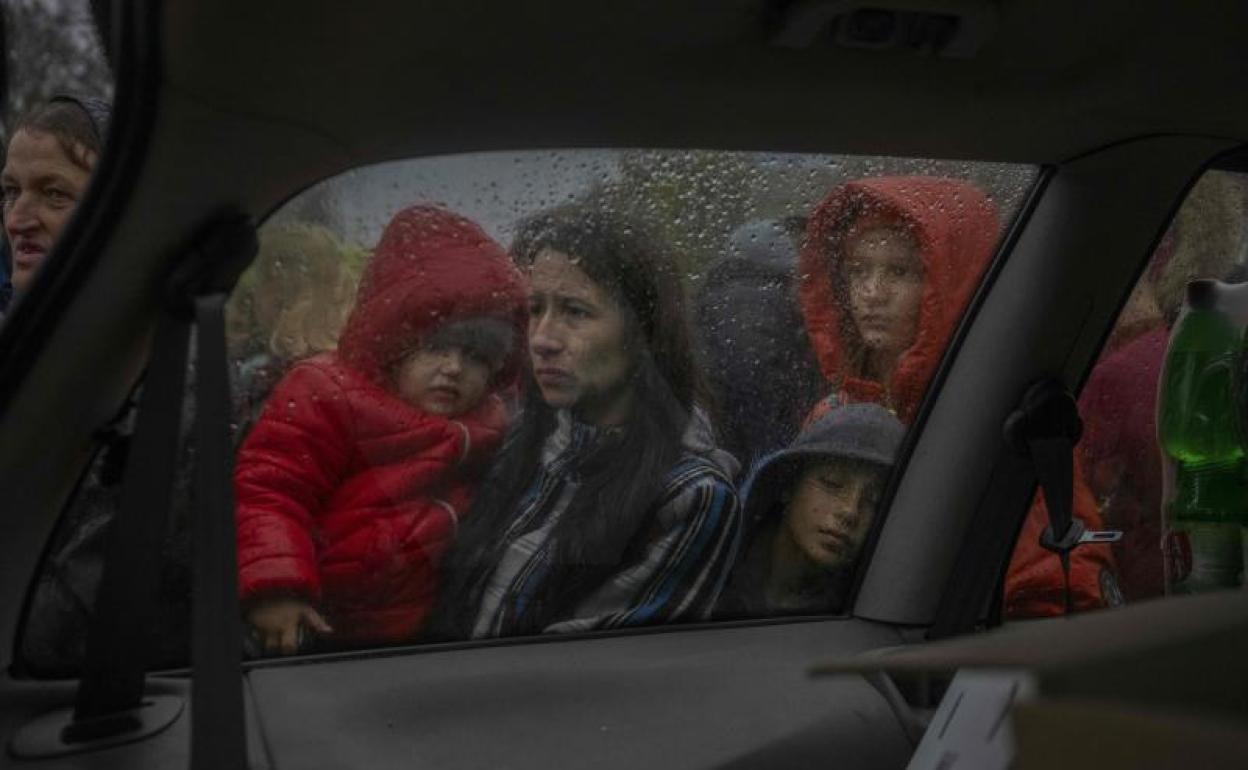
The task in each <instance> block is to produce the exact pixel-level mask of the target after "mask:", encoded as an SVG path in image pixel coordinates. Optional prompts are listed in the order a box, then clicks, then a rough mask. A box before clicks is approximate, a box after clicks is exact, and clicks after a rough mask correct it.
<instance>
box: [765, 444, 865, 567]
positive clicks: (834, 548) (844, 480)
mask: <svg viewBox="0 0 1248 770" xmlns="http://www.w3.org/2000/svg"><path fill="white" fill-rule="evenodd" d="M886 474H887V471H886V470H885V469H884V468H876V467H873V466H870V465H864V464H860V463H851V462H846V461H844V460H829V461H825V462H815V463H812V464H810V465H808V466H807V467H806V469H805V470H804V471H803V472H802V474H801V476H799V477H798V480H797V483H796V484H795V485H794V488H793V496H792V498H790V500H789V503H788V506H787V508H786V510H785V515H784V531H785V532H786V533H787V534H788V536H789V537H791V538H792V539H793V542H794V544H795V545H797V547H798V550H799V551H801V553H802V554H804V555H805V556H806V558H808V559H809V560H810V561H811V562H813V563H814V564H816V565H818V566H820V567H823V568H832V567H839V566H845V565H848V564H852V563H853V560H854V559H855V558H857V556H858V552H859V550H860V549H861V548H862V543H863V541H864V540H865V539H866V537H867V531H868V530H869V529H870V528H871V519H872V518H873V517H874V516H875V506H876V504H877V503H878V502H879V499H880V492H881V490H882V489H883V486H884V480H885V477H886Z"/></svg>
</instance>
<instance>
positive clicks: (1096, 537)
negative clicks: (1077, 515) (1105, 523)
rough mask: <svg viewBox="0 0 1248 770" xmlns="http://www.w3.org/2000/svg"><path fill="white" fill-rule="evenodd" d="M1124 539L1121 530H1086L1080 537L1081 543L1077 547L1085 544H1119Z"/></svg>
mask: <svg viewBox="0 0 1248 770" xmlns="http://www.w3.org/2000/svg"><path fill="white" fill-rule="evenodd" d="M1121 539H1122V530H1121V529H1086V530H1084V531H1083V534H1082V535H1080V536H1079V542H1077V543H1075V545H1083V544H1085V543H1117V542H1118V541H1119V540H1121Z"/></svg>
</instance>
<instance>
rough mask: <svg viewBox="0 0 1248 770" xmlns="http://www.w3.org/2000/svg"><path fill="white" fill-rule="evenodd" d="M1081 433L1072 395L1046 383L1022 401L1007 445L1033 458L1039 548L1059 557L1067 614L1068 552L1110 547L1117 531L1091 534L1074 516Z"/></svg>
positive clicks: (1051, 381) (1008, 427)
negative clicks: (1042, 512) (1039, 499)
mask: <svg viewBox="0 0 1248 770" xmlns="http://www.w3.org/2000/svg"><path fill="white" fill-rule="evenodd" d="M1082 435H1083V420H1082V419H1080V417H1079V406H1078V404H1076V402H1075V398H1074V396H1072V395H1071V394H1070V392H1069V391H1068V390H1066V388H1065V386H1063V385H1062V384H1061V383H1060V382H1058V381H1057V380H1054V379H1045V380H1041V381H1040V382H1037V383H1035V384H1034V385H1032V386H1031V387H1029V388H1028V389H1027V392H1026V393H1024V394H1023V399H1022V402H1021V403H1020V404H1019V407H1018V409H1016V410H1014V412H1012V413H1011V414H1010V416H1009V417H1008V418H1007V419H1006V421H1005V438H1006V441H1007V442H1008V443H1009V444H1010V445H1011V446H1012V447H1014V449H1015V451H1017V452H1020V453H1021V454H1024V455H1026V456H1028V457H1030V458H1031V463H1032V467H1033V468H1034V469H1035V474H1036V481H1037V483H1038V484H1039V485H1040V489H1041V491H1042V493H1043V494H1044V503H1045V507H1046V508H1047V509H1048V514H1049V525H1048V526H1047V527H1045V529H1044V533H1043V534H1042V535H1041V536H1040V546H1041V547H1042V548H1044V549H1045V550H1047V551H1049V552H1051V553H1055V554H1057V557H1058V559H1060V560H1061V565H1062V580H1063V597H1064V604H1065V611H1066V614H1068V615H1069V614H1070V613H1071V612H1072V610H1073V599H1072V597H1071V591H1070V553H1071V551H1073V550H1075V549H1076V548H1078V547H1079V546H1081V545H1083V544H1084V543H1112V542H1116V541H1117V540H1119V539H1120V538H1121V537H1122V532H1121V531H1118V530H1099V531H1097V530H1088V529H1087V528H1086V527H1085V526H1084V524H1083V522H1082V521H1081V520H1080V519H1079V518H1078V517H1076V516H1075V515H1074V463H1075V445H1076V444H1077V443H1078V442H1079V438H1080V437H1081V436H1082Z"/></svg>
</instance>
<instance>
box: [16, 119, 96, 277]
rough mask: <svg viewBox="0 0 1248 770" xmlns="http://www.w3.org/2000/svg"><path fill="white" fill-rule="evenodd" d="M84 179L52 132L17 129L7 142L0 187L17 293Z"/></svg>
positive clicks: (76, 197)
mask: <svg viewBox="0 0 1248 770" xmlns="http://www.w3.org/2000/svg"><path fill="white" fill-rule="evenodd" d="M90 160H92V161H94V158H91V159H90ZM90 177H91V172H90V171H88V170H87V169H85V168H83V167H82V166H79V165H78V164H77V163H75V162H74V161H73V160H72V159H71V158H70V157H69V155H67V154H66V153H65V150H64V148H63V147H62V146H61V142H60V140H59V139H57V138H56V137H55V136H53V135H52V134H48V133H44V132H42V131H32V130H27V129H22V130H20V131H18V132H17V133H16V134H14V135H13V138H12V139H11V140H10V141H9V150H8V155H7V156H6V158H5V162H4V172H3V174H2V175H0V185H2V186H3V190H4V232H5V235H6V236H7V237H8V239H9V247H10V248H11V250H12V253H13V288H14V289H16V290H17V291H18V292H23V291H25V290H26V288H27V287H28V286H29V285H30V282H31V279H33V278H34V276H35V273H36V272H38V270H39V268H40V266H41V265H42V264H43V261H44V259H45V258H46V257H47V255H48V252H49V251H51V250H52V245H53V244H54V243H56V239H57V238H58V237H60V234H61V230H63V229H64V227H65V223H66V222H68V221H69V216H70V214H72V213H74V208H75V207H76V206H77V205H78V200H79V199H80V198H81V197H82V193H83V191H84V190H86V189H87V182H88V180H89V179H90Z"/></svg>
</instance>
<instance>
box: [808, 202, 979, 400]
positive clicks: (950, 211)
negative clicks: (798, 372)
mask: <svg viewBox="0 0 1248 770" xmlns="http://www.w3.org/2000/svg"><path fill="white" fill-rule="evenodd" d="M864 218H870V219H872V220H875V221H877V222H878V221H881V220H882V221H885V222H895V223H898V224H900V225H901V226H902V227H904V228H906V229H908V230H909V231H910V232H911V234H912V235H913V236H914V238H915V240H916V241H917V242H918V245H919V256H920V258H921V259H922V261H923V268H924V285H923V295H922V299H921V300H920V302H921V305H920V308H919V320H918V331H917V333H916V335H915V340H914V344H913V345H912V346H911V347H910V349H909V350H907V351H906V352H905V353H903V354H902V356H901V359H900V360H899V361H898V364H897V367H896V369H894V370H893V375H892V382H890V383H888V387H887V388H885V387H884V384H883V383H879V382H873V381H870V380H864V379H861V378H859V377H857V376H856V375H855V373H854V372H851V371H847V359H848V355H847V352H846V339H847V337H846V335H856V331H854V328H853V321H852V319H851V318H849V317H847V315H844V314H843V313H844V312H845V311H846V310H847V308H846V305H845V303H844V301H843V300H842V298H841V291H840V290H839V289H838V287H837V286H836V285H835V281H834V280H833V276H834V275H835V273H836V269H837V267H838V263H839V261H840V259H841V244H842V243H844V241H845V235H846V233H847V232H848V231H849V230H850V229H851V228H853V227H854V225H855V224H856V223H858V222H860V221H861V220H863V219H864ZM999 235H1000V222H999V220H998V219H997V213H996V209H995V207H994V206H993V205H992V203H991V202H990V201H989V200H988V199H987V197H986V196H985V195H984V193H983V192H981V191H980V190H979V189H978V188H976V187H975V186H973V185H971V184H970V183H968V182H964V181H961V180H957V179H941V178H935V177H880V178H874V179H861V180H858V181H854V182H848V183H846V184H843V185H841V186H839V187H837V188H835V189H833V190H832V192H831V193H829V194H828V196H827V197H826V198H824V199H823V201H821V202H820V203H819V205H818V206H816V207H815V211H814V213H813V214H812V216H811V218H810V222H809V224H808V225H807V229H806V238H805V242H804V244H803V245H802V250H801V256H800V263H799V264H800V270H799V275H800V278H799V286H798V292H799V298H800V301H801V306H802V314H803V316H804V317H805V319H806V330H807V332H808V333H809V335H810V340H811V344H812V346H813V348H814V351H815V356H816V357H817V358H818V360H819V367H820V369H821V371H822V372H823V376H824V377H825V378H826V379H827V380H828V382H829V383H831V384H832V385H833V387H834V388H836V389H837V390H839V391H840V392H841V393H842V394H843V395H844V396H845V397H846V399H847V400H848V401H873V402H877V403H882V402H885V401H887V402H888V405H889V406H891V407H893V408H894V409H895V410H896V412H897V414H898V416H899V417H901V419H902V420H903V421H906V422H909V421H910V420H911V419H913V417H914V412H915V410H916V409H917V408H918V404H919V400H920V399H921V398H922V397H923V391H924V389H925V388H926V387H927V384H928V382H930V381H931V378H932V375H933V373H934V372H935V370H936V366H937V364H938V363H939V362H940V357H941V355H942V354H943V353H944V351H945V348H946V346H947V345H948V343H949V338H950V336H951V335H952V334H953V329H954V327H955V326H956V325H957V323H958V319H959V318H960V317H961V315H962V312H963V310H965V308H966V305H967V302H968V301H969V300H970V298H971V294H972V293H973V292H974V291H975V287H976V286H977V285H978V283H979V280H980V277H981V276H982V275H983V272H984V268H985V267H987V265H988V261H989V259H990V258H991V257H992V254H993V251H994V249H995V247H996V244H997V239H998V237H999Z"/></svg>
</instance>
